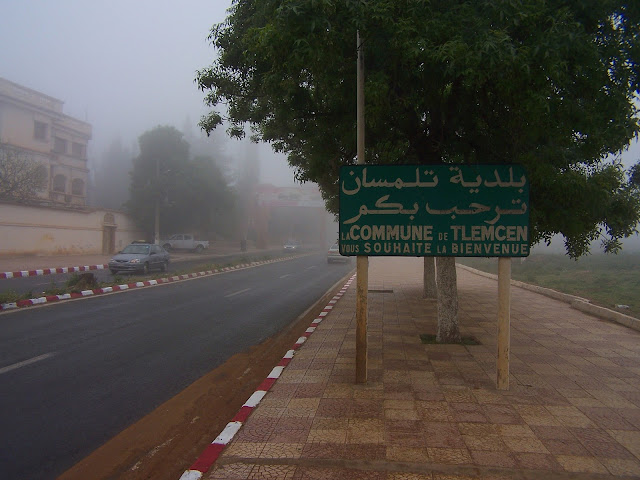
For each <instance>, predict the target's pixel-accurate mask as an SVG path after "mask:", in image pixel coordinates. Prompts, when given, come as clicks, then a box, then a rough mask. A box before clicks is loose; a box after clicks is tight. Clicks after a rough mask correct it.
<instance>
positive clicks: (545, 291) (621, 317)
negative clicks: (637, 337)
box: [456, 263, 640, 331]
mask: <svg viewBox="0 0 640 480" xmlns="http://www.w3.org/2000/svg"><path fill="white" fill-rule="evenodd" d="M456 266H457V267H458V268H461V269H463V270H466V271H468V272H471V273H474V274H476V275H480V276H481V277H486V278H491V279H493V280H496V281H497V280H498V276H497V275H494V274H493V273H487V272H483V271H482V270H476V269H475V268H471V267H468V266H466V265H462V264H460V263H456ZM511 285H513V286H514V287H519V288H523V289H525V290H529V291H531V292H535V293H539V294H541V295H544V296H546V297H549V298H553V299H555V300H560V301H561V302H565V303H568V304H569V305H570V306H571V308H575V309H576V310H580V311H581V312H584V313H588V314H589V315H593V316H594V317H598V318H601V319H603V320H608V321H610V322H615V323H619V324H620V325H624V326H625V327H629V328H632V329H634V330H638V331H640V319H637V318H635V317H631V316H629V315H625V314H624V313H620V312H616V311H615V310H611V309H609V308H605V307H599V306H597V305H593V304H592V303H591V302H590V301H589V300H588V299H586V298H582V297H577V296H575V295H569V294H567V293H562V292H558V291H556V290H552V289H550V288H546V287H540V286H538V285H531V284H529V283H524V282H520V281H518V280H511Z"/></svg>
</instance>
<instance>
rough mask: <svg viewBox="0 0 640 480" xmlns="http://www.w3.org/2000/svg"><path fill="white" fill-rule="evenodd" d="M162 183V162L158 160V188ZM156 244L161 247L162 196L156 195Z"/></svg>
mask: <svg viewBox="0 0 640 480" xmlns="http://www.w3.org/2000/svg"><path fill="white" fill-rule="evenodd" d="M159 183H160V161H159V160H158V159H157V158H156V187H158V185H159ZM155 210H156V211H155V217H156V218H155V235H154V243H155V244H156V245H160V196H159V195H158V194H156V205H155Z"/></svg>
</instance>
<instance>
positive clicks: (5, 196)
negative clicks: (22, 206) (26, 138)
mask: <svg viewBox="0 0 640 480" xmlns="http://www.w3.org/2000/svg"><path fill="white" fill-rule="evenodd" d="M46 186H47V169H46V167H45V166H44V165H42V164H41V163H38V162H37V161H35V160H34V159H33V158H32V157H31V156H30V155H28V154H26V153H24V152H23V151H21V150H18V149H15V148H13V147H11V146H8V145H4V144H0V200H11V201H16V202H26V201H29V200H33V199H35V197H36V195H37V193H38V191H39V190H43V189H44V188H45V187H46Z"/></svg>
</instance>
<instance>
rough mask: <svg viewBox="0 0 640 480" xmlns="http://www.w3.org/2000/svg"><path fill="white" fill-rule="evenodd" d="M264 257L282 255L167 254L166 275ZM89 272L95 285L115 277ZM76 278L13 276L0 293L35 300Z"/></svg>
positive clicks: (1, 282)
mask: <svg viewBox="0 0 640 480" xmlns="http://www.w3.org/2000/svg"><path fill="white" fill-rule="evenodd" d="M266 255H271V256H273V257H277V256H280V255H282V251H281V250H280V249H278V250H265V251H264V252H259V253H245V254H243V253H240V252H238V253H234V254H229V255H215V256H211V255H207V254H202V255H199V254H195V253H171V261H170V263H169V274H175V273H176V272H184V271H185V270H187V269H189V268H193V267H196V266H200V265H204V264H212V263H215V264H218V265H222V264H225V263H228V262H232V261H234V260H236V259H239V258H247V259H251V258H262V257H264V256H266ZM63 266H65V267H78V266H81V265H63ZM43 267H44V268H49V266H48V265H44V266H43ZM91 273H93V275H94V276H95V277H96V280H97V281H98V282H113V280H114V278H115V276H114V275H112V274H111V272H109V270H107V269H104V270H91ZM157 273H158V272H151V275H148V276H147V277H151V276H152V275H153V274H157ZM73 275H78V273H57V274H51V275H38V276H33V277H15V278H8V279H0V292H5V291H7V290H12V291H14V292H16V293H19V294H25V293H28V292H31V294H32V295H31V296H30V297H34V298H35V297H39V296H42V295H43V293H44V292H46V291H50V290H51V289H52V288H56V287H58V288H63V287H64V286H65V284H66V282H67V281H68V280H69V279H70V278H71V277H72V276H73ZM118 277H119V278H122V279H123V283H127V282H128V281H129V278H131V276H130V275H127V274H123V273H121V274H119V275H118ZM135 278H137V279H140V278H145V277H144V275H142V274H136V275H135Z"/></svg>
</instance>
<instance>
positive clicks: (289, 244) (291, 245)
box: [282, 240, 300, 253]
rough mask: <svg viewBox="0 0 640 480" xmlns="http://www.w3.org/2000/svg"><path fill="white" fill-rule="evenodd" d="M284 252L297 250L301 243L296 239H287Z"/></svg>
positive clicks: (283, 248)
mask: <svg viewBox="0 0 640 480" xmlns="http://www.w3.org/2000/svg"><path fill="white" fill-rule="evenodd" d="M282 250H283V251H284V252H289V253H292V252H297V251H298V250H300V244H299V243H298V242H297V241H296V240H287V241H286V242H285V243H284V246H283V247H282Z"/></svg>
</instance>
